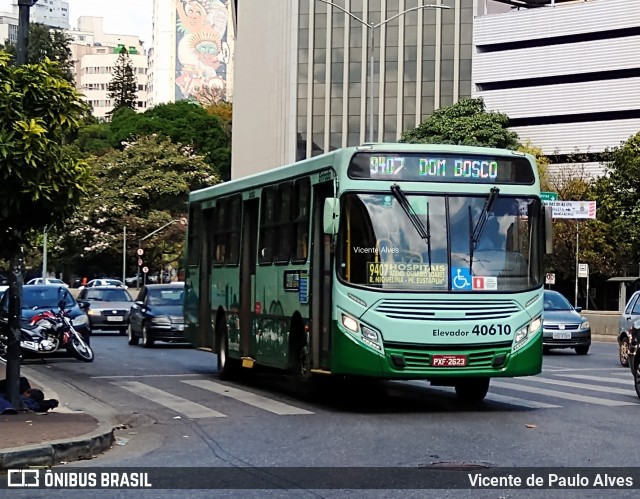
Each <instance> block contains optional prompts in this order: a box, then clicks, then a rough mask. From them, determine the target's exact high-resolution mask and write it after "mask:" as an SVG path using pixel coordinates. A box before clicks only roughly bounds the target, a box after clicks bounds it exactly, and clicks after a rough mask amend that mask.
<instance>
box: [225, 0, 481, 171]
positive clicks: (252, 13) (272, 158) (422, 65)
mask: <svg viewBox="0 0 640 499" xmlns="http://www.w3.org/2000/svg"><path fill="white" fill-rule="evenodd" d="M332 3H334V4H335V5H337V6H339V7H342V8H343V9H344V10H347V11H348V12H350V13H351V14H353V15H354V16H356V17H358V18H359V19H360V20H361V21H362V22H360V21H357V20H356V19H354V18H353V17H352V16H350V15H348V14H346V13H345V12H342V11H341V10H340V9H338V8H336V7H335V6H332V5H329V4H327V3H325V2H322V1H320V0H296V1H292V2H281V1H279V0H244V1H242V2H239V3H238V13H237V23H238V36H237V41H236V54H237V57H236V65H235V75H236V78H235V86H234V94H235V95H236V97H237V99H236V100H235V103H234V120H233V140H234V147H233V153H232V154H233V158H232V176H233V177H234V178H237V177H242V176H245V175H248V174H250V173H255V172H256V171H259V170H264V169H267V168H273V167H275V166H278V165H282V164H286V163H290V162H293V161H296V160H300V159H303V158H306V157H310V156H313V155H317V154H321V153H323V152H326V151H330V150H333V149H336V148H340V147H344V146H348V145H357V144H361V143H363V142H365V141H366V140H368V126H369V123H370V122H371V119H370V117H369V112H368V104H369V96H370V93H369V90H368V87H369V85H368V84H369V69H370V68H369V64H368V59H369V54H370V53H369V51H368V45H369V29H370V28H367V27H366V26H364V25H363V22H364V23H366V24H368V25H371V24H374V25H377V24H380V23H384V22H385V21H386V20H388V19H390V18H392V17H393V16H396V15H398V14H399V13H401V12H403V11H405V10H410V12H407V13H406V14H404V15H401V16H399V17H398V18H397V19H394V20H392V21H390V22H387V23H385V24H382V25H380V26H379V27H378V28H376V29H374V41H373V55H374V78H373V81H374V93H373V110H374V113H373V114H374V119H373V137H374V141H396V140H398V138H399V137H400V136H401V134H402V132H403V131H405V130H408V129H411V128H414V127H415V126H417V125H418V124H420V123H421V122H422V121H423V120H424V119H425V118H426V117H428V116H429V115H431V114H432V113H433V111H434V110H436V109H438V108H440V107H443V106H449V105H451V104H453V103H454V102H457V101H458V100H460V99H461V98H464V97H469V96H470V95H471V81H472V80H471V56H472V30H473V17H474V12H475V11H476V9H477V7H478V2H477V0H449V1H447V2H443V1H441V0H433V1H425V0H393V1H392V0H335V1H333V2H332ZM428 4H447V5H448V6H449V7H451V8H450V9H447V10H444V9H432V8H426V9H422V8H420V7H422V6H425V5H428ZM256 150H259V151H260V159H261V161H260V164H256V162H255V151H256Z"/></svg>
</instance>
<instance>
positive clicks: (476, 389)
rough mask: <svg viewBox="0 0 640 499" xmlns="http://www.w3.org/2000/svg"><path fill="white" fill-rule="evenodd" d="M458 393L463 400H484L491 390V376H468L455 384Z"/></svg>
mask: <svg viewBox="0 0 640 499" xmlns="http://www.w3.org/2000/svg"><path fill="white" fill-rule="evenodd" d="M455 388H456V395H457V396H458V398H459V399H460V400H462V401H463V402H482V401H483V400H484V398H485V397H486V396H487V392H488V391H489V378H468V379H465V380H464V381H462V380H461V381H459V382H457V383H456V385H455Z"/></svg>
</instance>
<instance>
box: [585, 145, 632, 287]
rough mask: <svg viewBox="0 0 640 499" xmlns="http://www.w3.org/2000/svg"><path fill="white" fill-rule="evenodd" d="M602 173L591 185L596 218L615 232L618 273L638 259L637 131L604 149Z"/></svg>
mask: <svg viewBox="0 0 640 499" xmlns="http://www.w3.org/2000/svg"><path fill="white" fill-rule="evenodd" d="M604 165H605V173H606V174H605V175H604V176H602V177H600V178H598V180H597V181H596V182H595V184H594V186H593V195H594V197H595V199H596V200H597V202H598V220H600V221H602V222H603V223H604V224H606V226H607V227H608V229H609V231H610V232H611V233H613V234H616V235H617V238H616V241H615V242H614V244H616V245H617V246H614V247H615V248H616V249H617V251H618V253H619V256H618V262H619V264H618V269H617V272H618V273H620V274H622V273H624V271H625V269H624V266H625V264H629V263H630V262H632V263H634V264H636V263H637V262H638V261H640V132H638V133H637V134H636V135H633V136H632V137H629V139H628V140H626V141H625V142H622V143H621V144H620V146H618V147H615V148H613V149H612V150H610V151H607V154H606V158H605V163H604Z"/></svg>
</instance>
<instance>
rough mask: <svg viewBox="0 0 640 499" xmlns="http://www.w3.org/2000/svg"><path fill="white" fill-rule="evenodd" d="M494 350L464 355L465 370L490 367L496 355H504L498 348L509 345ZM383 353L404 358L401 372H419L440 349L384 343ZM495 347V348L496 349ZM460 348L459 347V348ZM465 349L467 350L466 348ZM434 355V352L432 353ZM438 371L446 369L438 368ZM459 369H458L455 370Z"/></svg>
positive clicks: (450, 349)
mask: <svg viewBox="0 0 640 499" xmlns="http://www.w3.org/2000/svg"><path fill="white" fill-rule="evenodd" d="M492 346H493V347H494V348H490V349H485V350H480V351H476V352H470V353H466V355H467V366H466V367H467V368H482V367H491V363H492V362H493V358H494V357H495V356H496V354H499V353H505V351H504V348H500V349H498V348H499V347H504V346H507V347H510V343H507V344H504V345H502V344H501V345H492ZM384 347H385V351H386V353H387V355H389V356H391V355H401V356H402V357H404V360H405V366H404V368H403V369H402V370H403V371H421V370H424V369H429V368H431V367H432V366H431V355H432V353H431V352H433V351H434V350H438V349H439V348H440V347H436V348H434V347H433V346H431V345H424V346H418V345H407V346H404V347H403V346H402V344H399V343H392V344H391V343H385V344H384ZM496 347H497V348H496ZM459 348H461V346H460V347H459ZM466 348H469V346H467V347H466ZM454 350H456V348H455V347H454V348H451V347H450V348H449V353H453V351H454ZM434 353H435V352H434ZM438 369H443V370H444V369H446V368H442V367H439V368H438ZM455 369H460V368H455Z"/></svg>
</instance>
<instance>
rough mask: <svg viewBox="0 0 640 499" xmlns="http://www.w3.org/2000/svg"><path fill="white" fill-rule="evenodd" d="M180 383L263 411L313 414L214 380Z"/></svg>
mask: <svg viewBox="0 0 640 499" xmlns="http://www.w3.org/2000/svg"><path fill="white" fill-rule="evenodd" d="M182 383H186V384H187V385H191V386H195V387H198V388H202V389H204V390H208V391H210V392H213V393H217V394H218V395H223V396H225V397H229V398H232V399H234V400H238V401H240V402H244V403H245V404H249V405H252V406H254V407H258V408H259V409H264V410H265V411H269V412H273V413H274V414H278V415H280V416H289V415H293V414H313V412H310V411H307V410H305V409H300V408H299V407H294V406H292V405H288V404H284V403H282V402H278V401H276V400H272V399H269V398H267V397H263V396H261V395H258V394H256V393H252V392H247V391H245V390H240V389H238V388H233V387H231V386H228V385H223V384H222V383H216V382H215V381H210V380H206V379H194V380H182Z"/></svg>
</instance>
